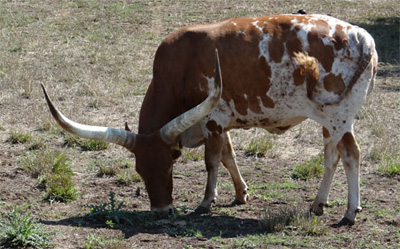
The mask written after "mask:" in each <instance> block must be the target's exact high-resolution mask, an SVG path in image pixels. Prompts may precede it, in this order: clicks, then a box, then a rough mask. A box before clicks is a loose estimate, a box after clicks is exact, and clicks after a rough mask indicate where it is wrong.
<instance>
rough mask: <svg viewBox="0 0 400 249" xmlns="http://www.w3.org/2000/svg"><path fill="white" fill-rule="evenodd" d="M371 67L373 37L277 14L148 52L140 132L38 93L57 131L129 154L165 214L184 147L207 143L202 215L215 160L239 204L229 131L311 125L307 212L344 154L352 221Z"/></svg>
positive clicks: (337, 24)
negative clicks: (77, 115) (78, 119)
mask: <svg viewBox="0 0 400 249" xmlns="http://www.w3.org/2000/svg"><path fill="white" fill-rule="evenodd" d="M216 50H217V51H218V53H219V56H218V55H217V59H216V61H217V62H216V66H214V60H215V59H214V56H215V52H214V51H216ZM218 58H219V61H218ZM219 65H221V68H220V66H219ZM219 68H220V69H219ZM376 68H377V53H376V51H375V44H374V40H373V38H372V37H371V36H370V35H369V34H368V33H367V32H366V31H365V30H363V29H361V28H359V27H357V26H353V25H351V24H349V23H346V22H343V21H341V20H338V19H335V18H333V17H330V16H324V15H275V16H267V17H259V18H238V19H229V20H226V21H223V22H218V23H213V24H205V25H195V26H190V27H185V28H183V29H181V30H179V31H176V32H174V33H172V34H171V35H169V36H168V37H167V38H165V39H164V40H163V42H162V43H161V45H160V46H159V48H158V50H157V52H156V55H155V59H154V66H153V80H152V81H151V84H150V86H149V88H148V90H147V93H146V96H145V98H144V101H143V105H142V108H141V111H140V119H139V132H138V134H135V133H133V132H131V131H130V130H129V129H116V128H108V127H97V126H86V125H82V124H78V123H75V122H73V121H71V120H69V119H67V118H66V117H65V116H63V115H62V114H61V113H60V112H58V111H57V109H55V108H54V106H53V104H52V103H51V101H50V99H49V98H48V96H47V94H46V93H45V94H46V99H47V102H48V105H49V107H50V110H51V112H52V114H53V116H54V118H55V119H56V120H57V122H58V123H59V124H60V125H61V126H62V127H63V128H64V129H66V130H68V131H69V132H72V133H74V134H77V135H79V136H82V137H85V138H94V139H99V140H103V141H108V142H112V143H116V144H120V145H122V146H124V147H125V148H127V149H128V150H130V151H131V152H133V153H134V154H135V157H136V170H137V172H138V173H139V174H140V175H141V177H142V178H143V180H144V182H145V185H146V189H147V192H148V194H149V197H150V202H151V209H152V210H155V211H158V212H161V213H166V212H171V211H173V206H172V165H173V161H174V159H176V158H177V157H179V156H180V152H179V150H180V148H181V147H182V146H185V147H191V148H193V147H197V146H200V145H202V144H204V145H205V164H206V168H207V172H208V180H207V186H206V191H205V196H204V199H203V200H202V201H201V203H200V205H199V207H198V208H197V209H196V211H197V212H205V211H207V210H209V208H210V206H211V203H212V202H213V201H214V200H215V198H216V196H217V172H218V166H219V164H220V162H222V164H223V165H224V166H225V167H226V168H227V169H228V170H229V172H230V174H231V177H232V180H233V182H234V186H235V191H236V202H237V203H246V202H247V198H248V196H247V185H246V183H245V181H244V180H243V178H242V176H241V175H240V172H239V170H238V168H237V165H236V160H235V153H234V151H233V149H232V144H231V140H230V137H229V132H228V131H229V130H231V129H236V128H250V127H262V128H264V129H266V130H268V131H269V132H271V133H278V134H280V133H283V132H285V131H286V130H288V129H289V128H291V127H293V126H295V125H297V124H299V123H300V122H302V121H303V120H305V119H307V118H310V119H313V120H315V121H316V122H318V123H320V124H321V125H322V127H323V129H322V135H323V139H324V146H325V148H324V149H325V153H324V160H325V173H324V177H323V180H322V183H321V187H320V189H319V191H318V195H317V197H316V199H315V201H314V203H313V204H312V207H311V210H312V211H313V212H314V213H316V214H322V213H323V208H324V206H325V205H326V204H327V203H328V192H329V189H330V187H331V182H332V178H333V175H334V173H335V170H336V168H337V165H338V161H339V159H340V158H342V162H343V165H344V169H345V172H346V175H347V180H348V208H347V211H346V213H345V215H344V218H343V219H342V220H341V222H340V223H339V224H342V225H346V224H347V225H351V224H354V221H355V217H356V213H357V212H358V211H360V210H361V206H360V187H359V179H360V150H359V147H358V145H357V142H356V139H355V137H354V133H353V124H354V117H355V115H356V113H357V112H358V111H359V110H360V108H361V106H362V104H363V103H364V101H365V98H366V96H367V93H369V92H370V91H371V90H372V86H373V82H374V78H375V74H376ZM220 70H221V71H220ZM221 81H223V84H222V87H221ZM43 89H44V87H43ZM221 91H222V92H221Z"/></svg>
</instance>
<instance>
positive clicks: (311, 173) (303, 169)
mask: <svg viewBox="0 0 400 249" xmlns="http://www.w3.org/2000/svg"><path fill="white" fill-rule="evenodd" d="M323 174H324V156H323V155H319V156H316V157H314V158H312V159H311V160H308V161H306V162H304V163H300V164H297V165H296V166H295V167H294V169H293V172H292V174H291V177H292V178H293V179H300V180H308V179H311V178H318V177H321V176H322V175H323Z"/></svg>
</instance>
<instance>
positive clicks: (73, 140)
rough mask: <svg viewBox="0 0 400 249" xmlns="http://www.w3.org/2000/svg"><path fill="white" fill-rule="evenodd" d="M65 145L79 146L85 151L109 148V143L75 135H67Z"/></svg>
mask: <svg viewBox="0 0 400 249" xmlns="http://www.w3.org/2000/svg"><path fill="white" fill-rule="evenodd" d="M64 144H65V146H68V147H74V146H79V147H80V148H81V150H83V151H99V150H105V149H107V148H108V145H109V144H108V143H107V142H103V141H97V140H93V139H84V138H80V137H78V136H75V135H71V134H66V135H65V137H64Z"/></svg>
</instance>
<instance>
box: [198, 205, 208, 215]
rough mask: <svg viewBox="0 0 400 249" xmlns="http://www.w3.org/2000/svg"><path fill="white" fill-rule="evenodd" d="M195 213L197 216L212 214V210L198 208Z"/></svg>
mask: <svg viewBox="0 0 400 249" xmlns="http://www.w3.org/2000/svg"><path fill="white" fill-rule="evenodd" d="M194 212H195V213H196V214H206V213H208V212H210V209H208V208H205V207H203V206H198V207H197V208H196V209H195V210H194Z"/></svg>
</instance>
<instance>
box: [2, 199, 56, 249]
mask: <svg viewBox="0 0 400 249" xmlns="http://www.w3.org/2000/svg"><path fill="white" fill-rule="evenodd" d="M31 216H32V213H31V212H29V213H27V214H26V215H22V214H21V213H20V210H19V208H18V207H17V206H15V207H14V209H13V210H12V211H11V212H8V213H6V217H7V221H0V245H2V246H5V248H9V247H13V248H15V247H34V248H45V247H49V246H50V237H49V235H50V234H49V233H48V232H45V231H44V229H43V227H42V225H41V224H39V223H38V222H36V221H34V220H33V219H32V218H31Z"/></svg>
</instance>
